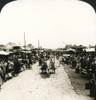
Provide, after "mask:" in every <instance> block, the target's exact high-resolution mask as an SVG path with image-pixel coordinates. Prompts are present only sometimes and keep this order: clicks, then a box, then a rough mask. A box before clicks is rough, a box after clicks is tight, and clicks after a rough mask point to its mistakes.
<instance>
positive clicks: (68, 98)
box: [0, 61, 92, 100]
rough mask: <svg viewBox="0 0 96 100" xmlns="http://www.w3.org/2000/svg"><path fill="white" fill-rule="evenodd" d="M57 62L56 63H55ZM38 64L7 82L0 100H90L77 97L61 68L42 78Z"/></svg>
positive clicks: (0, 93) (82, 96) (85, 97)
mask: <svg viewBox="0 0 96 100" xmlns="http://www.w3.org/2000/svg"><path fill="white" fill-rule="evenodd" d="M56 62H57V61H56ZM40 72H41V71H40V66H38V63H36V64H34V65H33V66H32V70H26V71H24V72H22V73H20V74H19V76H18V77H14V78H13V79H11V80H9V81H7V82H6V83H4V85H3V86H2V90H1V92H0V99H1V100H92V99H91V98H89V97H88V96H84V95H78V94H76V92H75V91H74V88H73V87H72V86H71V82H70V79H69V78H68V75H67V73H66V72H65V70H64V68H63V66H62V65H61V66H60V67H58V66H57V69H56V73H55V74H51V75H50V77H46V78H43V77H42V75H41V74H40Z"/></svg>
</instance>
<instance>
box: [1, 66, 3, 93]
mask: <svg viewBox="0 0 96 100" xmlns="http://www.w3.org/2000/svg"><path fill="white" fill-rule="evenodd" d="M2 76H3V71H2V68H1V67H0V91H1V86H2V84H3V79H2Z"/></svg>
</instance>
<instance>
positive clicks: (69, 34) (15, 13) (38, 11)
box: [0, 0, 96, 48]
mask: <svg viewBox="0 0 96 100" xmlns="http://www.w3.org/2000/svg"><path fill="white" fill-rule="evenodd" d="M24 33H25V35H26V42H27V44H29V43H32V44H33V45H34V46H35V47H37V45H38V40H39V41H40V45H42V47H46V48H57V47H64V46H65V44H77V45H80V44H82V45H89V44H91V45H95V44H96V13H95V11H94V9H93V8H92V7H91V6H90V5H89V4H87V3H84V2H81V1H78V0H17V1H14V2H11V3H8V4H7V5H6V6H5V7H4V8H3V9H2V11H1V13H0V44H7V43H8V42H15V43H17V44H19V43H20V44H21V45H24Z"/></svg>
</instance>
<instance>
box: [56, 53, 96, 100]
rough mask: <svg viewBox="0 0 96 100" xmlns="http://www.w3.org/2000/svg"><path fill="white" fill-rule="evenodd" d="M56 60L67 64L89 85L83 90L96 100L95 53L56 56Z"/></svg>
mask: <svg viewBox="0 0 96 100" xmlns="http://www.w3.org/2000/svg"><path fill="white" fill-rule="evenodd" d="M57 59H58V60H59V61H60V63H63V64H67V65H68V66H70V67H71V68H73V69H74V71H75V72H76V73H78V74H80V75H81V76H83V77H84V78H85V79H87V80H89V83H86V84H85V89H86V87H87V89H90V96H92V97H94V98H95V100H96V52H94V53H85V52H84V53H79V54H76V53H75V54H62V53H61V54H60V53H59V54H58V55H57Z"/></svg>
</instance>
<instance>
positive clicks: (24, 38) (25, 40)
mask: <svg viewBox="0 0 96 100" xmlns="http://www.w3.org/2000/svg"><path fill="white" fill-rule="evenodd" d="M24 46H25V50H26V38H25V33H24Z"/></svg>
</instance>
